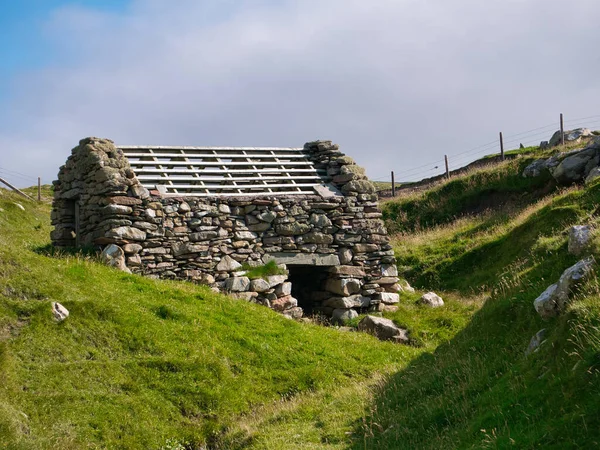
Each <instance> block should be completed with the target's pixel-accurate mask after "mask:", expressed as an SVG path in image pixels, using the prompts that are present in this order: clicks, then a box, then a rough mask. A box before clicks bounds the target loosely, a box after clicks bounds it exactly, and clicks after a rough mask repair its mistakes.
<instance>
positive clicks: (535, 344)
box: [525, 328, 547, 356]
mask: <svg viewBox="0 0 600 450" xmlns="http://www.w3.org/2000/svg"><path fill="white" fill-rule="evenodd" d="M546 334H547V333H546V329H545V328H542V329H541V330H540V331H538V332H537V333H535V335H534V336H533V337H532V338H531V341H529V345H528V346H527V350H525V356H528V355H530V354H532V353H533V352H535V351H537V349H538V348H539V347H540V345H542V343H543V342H544V340H545V339H546Z"/></svg>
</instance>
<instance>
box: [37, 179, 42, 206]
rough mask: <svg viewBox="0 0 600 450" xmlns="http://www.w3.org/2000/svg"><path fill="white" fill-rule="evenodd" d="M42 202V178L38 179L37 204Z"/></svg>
mask: <svg viewBox="0 0 600 450" xmlns="http://www.w3.org/2000/svg"><path fill="white" fill-rule="evenodd" d="M41 201H42V178H41V177H38V202H41Z"/></svg>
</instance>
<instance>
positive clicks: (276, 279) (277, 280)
mask: <svg viewBox="0 0 600 450" xmlns="http://www.w3.org/2000/svg"><path fill="white" fill-rule="evenodd" d="M286 280H287V275H269V276H268V277H267V283H269V288H274V287H275V286H277V285H278V284H282V283H284V282H285V281H286Z"/></svg>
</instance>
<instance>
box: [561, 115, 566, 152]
mask: <svg viewBox="0 0 600 450" xmlns="http://www.w3.org/2000/svg"><path fill="white" fill-rule="evenodd" d="M560 144H561V145H562V146H563V147H564V145H565V125H564V122H563V114H562V113H560Z"/></svg>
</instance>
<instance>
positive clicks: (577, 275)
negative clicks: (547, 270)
mask: <svg viewBox="0 0 600 450" xmlns="http://www.w3.org/2000/svg"><path fill="white" fill-rule="evenodd" d="M595 265H596V260H595V259H594V257H593V256H590V257H588V258H586V259H582V260H581V261H579V262H578V263H577V264H575V265H573V266H571V267H569V268H568V269H567V270H565V271H564V272H563V274H562V275H561V276H560V278H559V280H558V282H557V283H555V284H553V285H551V286H549V287H548V288H547V289H546V290H545V291H544V292H542V294H541V295H540V296H539V297H538V298H536V299H535V301H534V302H533V306H534V308H535V310H536V311H537V313H538V314H539V315H540V316H541V317H542V319H549V318H551V317H556V316H558V315H559V314H560V313H561V312H562V311H563V310H564V308H565V306H566V305H567V303H568V301H569V298H570V296H571V294H572V292H573V291H574V290H575V289H576V288H577V287H578V286H579V285H580V284H581V283H583V282H584V281H585V280H586V279H587V278H588V277H589V276H590V275H591V274H592V272H593V270H594V267H595Z"/></svg>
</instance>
